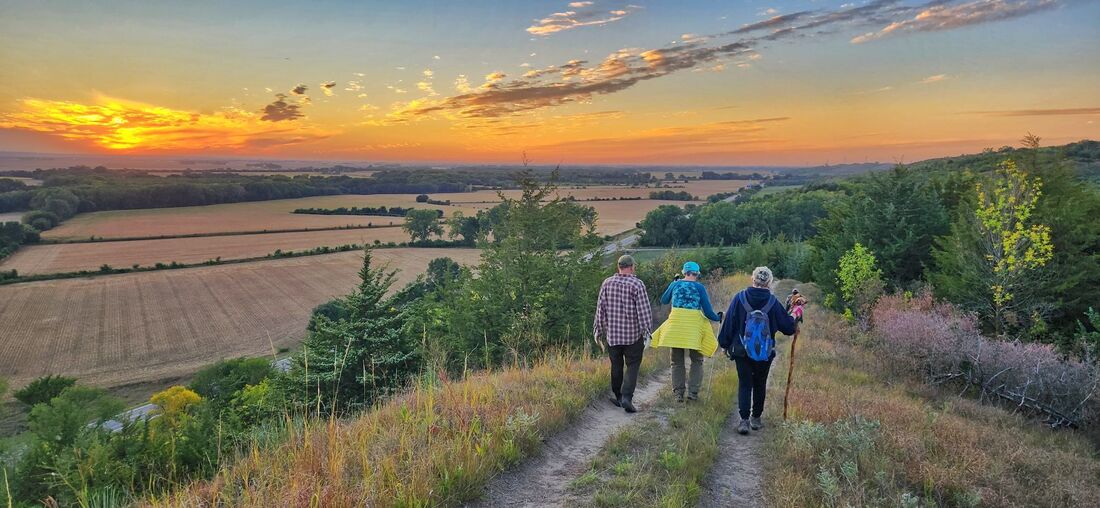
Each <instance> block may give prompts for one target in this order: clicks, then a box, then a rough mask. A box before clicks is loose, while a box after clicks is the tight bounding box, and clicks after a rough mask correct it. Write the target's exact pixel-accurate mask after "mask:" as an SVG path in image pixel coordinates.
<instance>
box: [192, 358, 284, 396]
mask: <svg viewBox="0 0 1100 508" xmlns="http://www.w3.org/2000/svg"><path fill="white" fill-rule="evenodd" d="M274 373H275V369H274V368H273V367H272V366H271V362H269V361H268V360H267V359H266V358H234V359H232V360H222V361H219V362H218V363H215V364H213V365H211V366H209V367H206V368H204V369H202V370H200V371H199V372H198V373H196V374H195V377H194V378H192V379H191V384H190V385H189V386H188V387H189V388H190V389H191V390H194V391H195V393H197V394H198V395H200V396H201V397H202V398H204V399H208V400H209V401H210V402H211V403H212V404H214V405H215V406H220V405H222V404H225V403H227V402H229V400H230V399H231V398H233V397H234V396H235V394H236V393H237V392H238V391H240V390H241V389H242V388H244V387H245V386H248V385H257V384H260V382H261V381H263V380H264V379H267V378H268V377H270V376H272V375H273V374H274Z"/></svg>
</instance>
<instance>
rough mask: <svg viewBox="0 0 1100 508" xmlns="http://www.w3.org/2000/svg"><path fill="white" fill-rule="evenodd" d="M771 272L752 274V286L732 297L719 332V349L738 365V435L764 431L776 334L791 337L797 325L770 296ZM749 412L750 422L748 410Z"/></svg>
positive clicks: (755, 271) (764, 270) (763, 268)
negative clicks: (765, 407) (765, 406)
mask: <svg viewBox="0 0 1100 508" xmlns="http://www.w3.org/2000/svg"><path fill="white" fill-rule="evenodd" d="M771 284H772V271H771V270H769V269H768V267H766V266H760V267H757V268H756V269H755V270H753V271H752V286H751V287H748V288H745V289H744V290H742V291H741V292H739V293H737V294H736V295H734V296H733V299H731V300H730V306H729V309H728V310H727V311H726V320H725V321H724V322H723V323H722V328H721V330H719V332H718V345H719V346H721V347H722V349H725V350H726V354H727V355H729V357H730V360H733V361H734V363H736V364H737V382H738V390H737V410H738V412H739V413H740V415H741V422H740V424H739V425H738V426H737V432H738V433H740V434H748V433H749V428H752V430H760V429H761V428H763V427H764V424H763V422H761V421H760V415H761V414H763V413H764V395H765V393H766V392H767V389H768V371H769V370H771V366H772V360H773V359H775V332H777V331H778V332H783V333H784V334H786V335H794V333H795V331H796V329H797V327H798V324H797V323H796V322H795V319H794V318H793V317H791V316H790V315H789V314H787V313H786V312H785V310H784V309H783V307H782V304H780V303H779V300H778V299H776V298H775V296H774V295H772V292H771V289H770V288H771ZM750 406H751V409H752V413H751V418H750V412H749V409H750Z"/></svg>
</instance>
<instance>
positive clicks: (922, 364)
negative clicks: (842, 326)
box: [872, 292, 1100, 427]
mask: <svg viewBox="0 0 1100 508" xmlns="http://www.w3.org/2000/svg"><path fill="white" fill-rule="evenodd" d="M872 326H873V330H874V334H875V336H876V338H878V339H879V340H880V341H881V346H882V349H883V352H885V353H886V354H888V355H889V356H890V357H891V358H892V359H893V361H894V362H895V363H896V364H898V365H900V366H902V367H903V368H904V369H906V370H910V371H914V372H919V373H920V374H921V375H922V376H924V377H925V379H926V380H927V381H930V382H933V383H941V382H945V381H950V380H958V381H962V382H965V383H967V384H968V385H973V386H974V387H975V389H976V390H977V391H978V397H979V398H980V399H981V400H983V401H985V400H1002V401H1004V402H1006V403H1011V404H1013V405H1016V406H1017V407H1021V408H1028V409H1031V410H1034V411H1038V412H1040V413H1043V414H1045V415H1046V416H1047V417H1048V423H1050V424H1051V425H1052V426H1056V427H1060V426H1077V425H1081V424H1085V423H1094V422H1095V420H1096V419H1097V417H1098V416H1100V404H1098V403H1097V401H1096V399H1097V398H1096V397H1095V395H1096V394H1097V392H1098V391H1100V365H1098V364H1096V363H1091V362H1083V361H1079V360H1077V359H1073V358H1066V357H1064V356H1063V355H1061V354H1060V353H1059V352H1058V351H1057V350H1056V349H1055V348H1054V346H1052V345H1050V344H1039V343H1023V342H1019V341H1007V340H996V339H989V338H986V337H984V336H983V335H982V334H981V331H980V328H979V324H978V321H977V319H976V318H975V317H974V316H973V315H970V314H965V313H963V312H961V311H960V310H958V308H956V307H955V306H954V305H952V304H949V303H942V302H936V301H935V300H934V299H933V298H932V296H931V294H930V293H927V292H926V293H924V294H922V295H920V296H917V297H915V298H906V297H905V296H904V295H892V296H885V297H882V298H881V299H879V301H878V303H877V304H876V305H875V306H874V310H873V312H872Z"/></svg>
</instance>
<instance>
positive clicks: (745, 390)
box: [733, 356, 772, 419]
mask: <svg viewBox="0 0 1100 508" xmlns="http://www.w3.org/2000/svg"><path fill="white" fill-rule="evenodd" d="M733 362H734V363H736V364H737V411H738V412H739V413H741V418H742V419H747V418H748V417H749V406H750V405H751V406H752V416H753V417H755V418H759V417H760V415H761V414H763V413H764V395H765V393H766V392H767V391H768V371H769V370H771V368H772V360H768V361H766V362H758V361H756V360H753V359H751V358H749V357H747V356H739V357H734V359H733Z"/></svg>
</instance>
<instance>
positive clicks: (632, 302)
mask: <svg viewBox="0 0 1100 508" xmlns="http://www.w3.org/2000/svg"><path fill="white" fill-rule="evenodd" d="M634 268H635V263H634V258H633V257H631V256H629V255H624V256H622V257H620V258H619V260H618V272H617V273H616V274H615V275H613V276H611V277H608V278H607V279H606V280H604V282H603V285H602V286H600V295H599V299H598V301H597V303H596V318H595V321H594V323H593V335H594V337H595V340H596V343H597V344H598V345H599V346H600V348H601V349H603V348H604V344H605V343H606V345H607V347H606V352H607V354H608V356H609V357H610V359H611V393H612V397H611V403H612V404H614V405H615V406H617V407H621V408H623V410H625V411H626V412H628V413H634V412H636V411H637V408H636V407H635V406H634V400H633V399H634V388H635V386H636V385H637V382H638V367H639V366H640V365H641V363H642V355H643V353H644V351H645V349H646V347H647V346H648V347H651V348H658V347H663V348H668V349H669V354H670V356H671V364H672V391H673V393H674V395H675V397H676V400H677V401H678V402H684V401H685V399H686V400H688V401H693V400H697V399H698V398H699V390H700V388H702V385H703V360H704V359H705V358H709V357H711V356H713V355H714V353H715V352H717V351H718V350H719V349H721V350H722V351H723V352H724V354H725V355H726V356H728V357H729V359H730V360H732V361H733V362H734V363H735V364H736V366H737V378H738V391H737V409H738V413H740V416H741V420H740V423H739V424H738V427H737V431H738V433H740V434H748V433H749V430H750V429H751V430H760V429H762V428H763V427H764V424H763V422H762V421H761V415H762V414H763V413H764V398H765V393H766V391H767V385H768V372H769V371H770V370H771V365H772V360H774V359H775V334H776V332H782V333H784V334H786V335H794V334H795V332H796V331H797V330H798V324H799V323H800V322H801V321H802V312H803V306H804V305H805V304H806V299H805V298H804V297H803V296H802V295H800V294H799V292H798V290H797V289H795V290H794V291H792V293H791V295H790V296H788V297H787V301H786V304H785V305H784V304H780V303H779V300H778V299H776V297H775V296H774V295H773V294H772V291H771V286H772V283H773V277H772V272H771V270H770V269H768V267H766V266H761V267H757V268H756V269H755V270H753V272H752V285H751V286H749V287H747V288H745V289H744V290H742V291H740V292H738V293H737V294H736V295H734V296H733V298H732V299H731V300H730V304H729V308H728V309H726V311H725V313H722V312H718V313H716V312H714V308H713V307H712V306H711V303H710V296H709V295H708V294H707V288H706V286H704V285H703V284H702V283H701V282H699V276H700V273H701V271H702V269H701V267H700V266H699V264H698V263H696V262H694V261H688V262H686V263H684V266H683V270H682V275H680V276H677V277H676V278H675V280H673V281H672V282H671V283H670V284H669V285H668V288H667V289H665V292H664V294H662V295H661V304H662V305H668V304H672V310H671V311H670V313H669V316H668V319H667V320H665V322H664V323H663V324H662V325H661V326H660V327H659V328H657V329H656V330H652V323H653V314H652V308H651V305H650V300H649V295H648V294H647V293H646V287H645V283H643V282H642V281H641V279H639V278H638V277H636V276H635V275H634ZM711 323H721V328H720V329H719V332H718V335H717V336H716V335H715V334H714V328H713V327H712V325H711ZM651 330H652V331H651ZM601 339H602V340H603V341H601ZM689 361H690V364H691V365H690V367H688V366H687V365H686V364H687V363H688V362H689Z"/></svg>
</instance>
